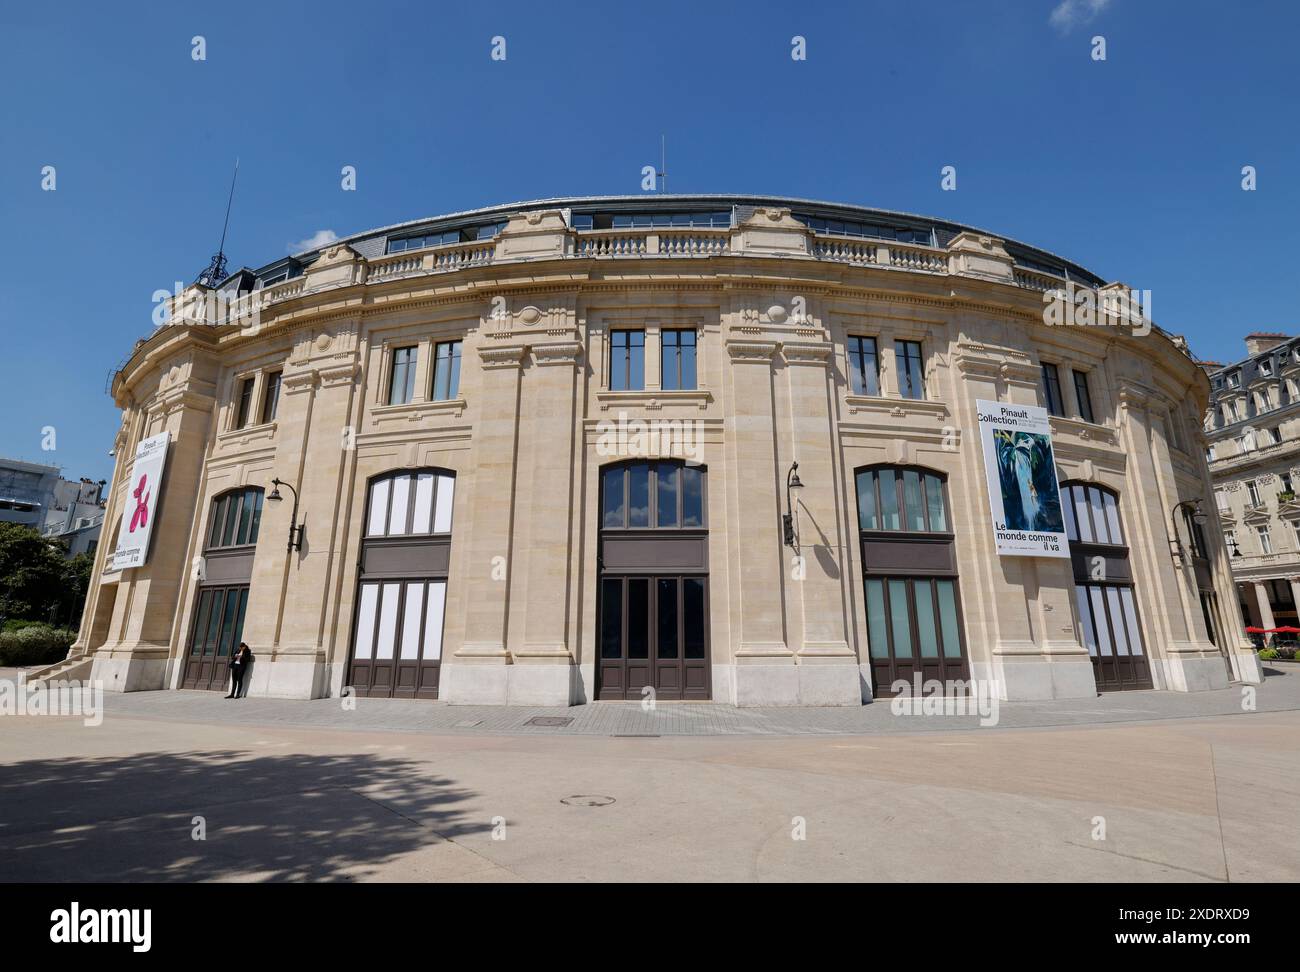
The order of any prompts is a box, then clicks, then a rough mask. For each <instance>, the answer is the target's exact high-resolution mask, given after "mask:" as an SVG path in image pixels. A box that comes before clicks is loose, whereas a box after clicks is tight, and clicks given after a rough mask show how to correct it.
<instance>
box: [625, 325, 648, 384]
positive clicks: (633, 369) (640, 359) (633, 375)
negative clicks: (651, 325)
mask: <svg viewBox="0 0 1300 972" xmlns="http://www.w3.org/2000/svg"><path fill="white" fill-rule="evenodd" d="M627 387H628V388H629V389H631V390H633V391H639V390H641V389H643V388H645V332H644V331H632V332H631V333H630V334H629V341H628V349H627Z"/></svg>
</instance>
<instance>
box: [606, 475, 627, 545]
mask: <svg viewBox="0 0 1300 972" xmlns="http://www.w3.org/2000/svg"><path fill="white" fill-rule="evenodd" d="M626 474H627V470H626V469H624V468H623V467H622V466H616V467H614V468H613V469H606V470H605V477H604V478H605V482H604V486H603V492H604V494H605V500H604V503H605V510H604V514H603V515H602V517H601V525H602V526H603V527H604V528H605V529H607V530H618V529H621V528H622V527H625V526H627V509H626V507H625V504H624V502H623V479H624V477H625V476H626Z"/></svg>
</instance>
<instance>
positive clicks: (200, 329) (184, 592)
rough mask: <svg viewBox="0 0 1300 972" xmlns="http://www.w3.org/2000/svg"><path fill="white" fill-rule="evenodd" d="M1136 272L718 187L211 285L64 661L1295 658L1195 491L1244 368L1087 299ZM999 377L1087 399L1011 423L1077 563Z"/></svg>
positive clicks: (1227, 663) (200, 296)
mask: <svg viewBox="0 0 1300 972" xmlns="http://www.w3.org/2000/svg"><path fill="white" fill-rule="evenodd" d="M1123 291H1124V288H1123V287H1122V285H1119V284H1112V285H1107V284H1106V283H1105V282H1104V281H1103V280H1101V279H1099V278H1097V277H1096V276H1094V275H1093V274H1091V273H1089V272H1088V271H1086V270H1084V269H1083V268H1081V267H1079V266H1077V265H1075V264H1073V263H1071V262H1069V261H1066V260H1063V259H1061V258H1059V257H1056V256H1053V255H1052V254H1050V253H1047V252H1045V251H1043V250H1040V249H1037V248H1035V247H1032V246H1027V245H1024V244H1021V243H1017V242H1014V241H1012V240H1008V239H1001V238H998V237H995V236H992V235H990V234H988V233H986V232H983V231H979V230H974V229H971V228H969V227H965V226H960V225H957V224H954V223H949V222H945V221H942V220H936V219H929V218H922V217H916V216H910V215H905V214H899V213H891V212H885V211H881V210H874V209H864V208H859V207H853V206H843V205H833V204H827V203H814V202H806V201H801V200H795V199H784V198H771V197H749V196H744V197H742V196H685V195H683V196H667V195H665V196H652V195H646V196H637V197H608V198H571V199H553V200H543V201H537V202H529V203H517V204H511V205H505V206H496V207H492V208H488V209H483V210H477V211H473V212H466V213H458V214H454V215H450V216H443V217H438V218H434V219H422V220H418V221H414V222H410V223H404V224H401V225H398V226H391V227H387V228H384V229H378V230H373V231H370V232H365V233H359V234H356V235H354V236H351V237H348V238H345V239H341V240H338V241H336V242H333V243H331V244H329V245H328V246H326V247H324V248H322V249H320V250H315V251H312V252H308V253H301V254H297V255H295V256H293V257H291V258H285V259H281V260H278V261H276V262H275V263H272V264H270V265H268V266H265V267H262V268H260V269H256V270H251V269H241V270H239V271H237V272H236V273H234V274H232V275H230V277H229V278H228V279H227V280H225V281H224V282H222V283H220V284H219V285H218V286H217V287H216V288H211V289H210V288H207V287H204V286H200V285H194V286H192V287H190V288H189V289H187V290H186V291H185V292H184V293H182V294H180V295H178V296H177V297H176V298H174V299H173V300H172V301H171V304H170V319H169V320H168V322H167V323H166V324H164V325H163V326H160V327H158V328H157V329H156V330H155V331H154V333H152V334H151V335H150V336H149V337H147V338H145V339H144V340H142V341H140V342H139V343H138V344H137V345H136V347H135V348H134V350H133V352H132V353H131V355H130V357H129V359H128V360H127V361H126V362H125V363H124V364H123V366H122V367H121V368H120V370H119V371H118V372H117V373H116V376H115V377H114V379H113V383H112V393H113V396H114V398H115V401H116V403H117V405H118V406H119V407H120V408H121V410H122V425H121V429H120V432H119V433H118V436H117V440H116V442H115V444H114V445H115V455H116V457H117V467H116V470H115V473H114V478H113V482H112V486H111V490H110V496H109V500H108V510H107V516H106V520H105V524H106V533H105V538H106V539H105V542H104V543H102V544H101V546H100V556H99V564H98V569H97V572H96V581H95V584H94V587H93V589H92V590H91V591H90V594H89V598H88V604H87V608H86V613H85V616H84V619H83V623H82V627H81V633H80V637H79V640H78V642H77V644H76V645H75V646H74V649H73V655H72V656H71V658H70V660H69V662H67V663H64V665H63V666H62V669H61V670H62V671H64V672H65V673H66V672H74V671H79V672H86V673H90V674H92V675H93V677H95V678H99V679H103V680H104V682H105V684H106V686H107V687H108V688H109V689H118V690H124V691H131V690H140V689H179V688H189V689H224V688H225V685H226V661H227V659H228V657H229V653H230V651H231V649H232V647H233V646H234V645H237V644H238V643H239V641H240V640H245V641H247V642H248V643H249V644H250V645H251V646H252V648H253V651H254V652H255V654H256V662H255V664H254V666H253V669H252V672H251V675H250V694H253V695H270V696H283V697H296V698H309V697H321V696H339V695H341V694H344V693H347V692H349V691H354V692H356V693H357V694H359V695H364V696H393V697H399V698H411V699H441V700H447V701H450V702H462V703H520V704H554V705H565V704H572V703H578V702H584V701H595V700H626V699H631V700H640V699H642V698H644V697H645V695H646V694H647V693H648V692H649V691H650V690H653V693H654V695H655V697H656V698H657V699H659V700H678V699H683V700H713V701H716V702H725V703H733V704H737V705H756V704H791V705H793V704H801V705H855V704H861V703H863V702H865V701H869V700H870V699H871V698H872V697H873V696H876V697H878V696H881V695H889V694H891V693H893V692H894V691H896V690H897V686H896V684H895V683H896V682H898V680H900V679H903V680H907V679H913V678H914V677H916V676H921V677H923V678H926V679H942V680H946V681H949V682H954V681H955V682H969V680H971V679H979V680H984V681H986V682H989V683H992V684H995V685H996V687H997V688H996V691H997V692H998V693H999V694H1000V696H1001V697H1002V698H1005V699H1044V698H1076V697H1088V696H1092V695H1094V693H1096V692H1097V691H1098V690H1102V691H1107V690H1115V689H1126V688H1156V689H1170V690H1176V691H1193V690H1199V689H1211V688H1216V687H1224V686H1226V685H1228V683H1229V681H1230V680H1243V681H1257V680H1258V678H1259V675H1258V667H1257V663H1256V661H1255V657H1254V655H1253V653H1252V652H1251V650H1250V647H1249V645H1248V643H1247V642H1246V641H1245V639H1244V636H1243V634H1242V619H1241V615H1240V608H1239V604H1238V600H1237V597H1236V594H1235V590H1234V587H1233V582H1232V577H1231V574H1230V571H1229V566H1228V562H1227V558H1226V555H1225V553H1224V549H1223V543H1222V537H1221V535H1220V531H1219V525H1218V523H1217V522H1216V521H1214V520H1213V518H1211V521H1210V522H1208V523H1206V524H1204V526H1202V525H1201V524H1200V523H1199V522H1196V519H1195V517H1194V516H1193V514H1194V513H1195V512H1196V510H1197V509H1198V508H1199V507H1198V504H1205V509H1206V510H1208V509H1209V508H1210V507H1209V505H1208V504H1210V503H1211V502H1212V500H1211V499H1210V496H1211V487H1210V478H1209V473H1208V471H1207V467H1206V459H1205V441H1204V437H1203V435H1202V417H1203V415H1204V412H1205V409H1206V405H1207V402H1208V399H1209V381H1208V378H1207V376H1206V374H1205V373H1204V371H1203V370H1202V369H1201V368H1200V367H1198V365H1197V364H1196V362H1195V361H1193V360H1192V358H1191V357H1190V355H1189V354H1188V351H1187V348H1186V347H1185V345H1184V343H1183V342H1182V341H1181V340H1180V339H1177V338H1175V337H1172V336H1170V335H1169V334H1167V333H1165V332H1163V331H1161V330H1160V329H1158V328H1155V329H1152V328H1151V327H1150V326H1149V322H1147V326H1138V325H1140V324H1141V322H1140V321H1138V322H1134V321H1133V320H1132V319H1130V318H1124V319H1123V320H1122V321H1121V320H1119V319H1115V320H1111V321H1109V323H1108V322H1106V321H1102V322H1101V323H1097V324H1094V325H1092V326H1087V325H1086V324H1084V325H1081V324H1079V323H1078V322H1077V320H1074V319H1071V320H1067V321H1066V322H1065V323H1062V322H1061V321H1060V320H1059V319H1053V318H1051V317H1050V316H1049V315H1048V314H1047V312H1046V308H1048V306H1049V305H1050V303H1051V301H1052V300H1054V299H1056V295H1059V294H1062V293H1066V294H1071V295H1073V296H1072V297H1071V300H1076V299H1078V298H1079V296H1080V295H1083V296H1085V297H1086V298H1087V299H1088V300H1090V301H1091V300H1096V301H1099V302H1101V303H1102V304H1105V303H1106V302H1107V301H1108V300H1110V299H1111V298H1112V297H1114V296H1115V295H1117V294H1121V293H1122V292H1123ZM977 403H980V404H979V405H977ZM989 403H992V406H993V407H999V406H1001V405H1005V406H1007V407H1008V414H1012V415H1017V416H1022V417H1023V416H1030V417H1032V415H1038V414H1042V413H1039V412H1037V411H1036V410H1037V409H1046V413H1050V419H1046V420H1047V421H1050V448H1049V447H1048V443H1049V437H1048V435H1047V434H1043V435H1040V436H1038V438H1037V439H1034V440H1033V441H1034V442H1036V443H1037V445H1036V446H1034V448H1035V449H1037V450H1038V451H1037V452H1036V453H1035V455H1034V456H1033V457H1029V453H1028V452H1027V451H1025V450H1024V448H1022V447H1023V445H1024V442H1023V441H1022V442H1020V443H1019V445H1016V444H1015V443H1012V442H1011V440H1010V439H1008V440H1007V442H1008V451H1007V452H1006V459H1007V463H1008V465H1007V466H1006V472H1007V475H1008V476H1009V477H1010V478H1009V479H1008V480H1007V482H1009V483H1011V484H1012V485H1011V486H1010V487H1009V488H1010V489H1012V490H1013V491H1015V490H1019V495H1018V496H1017V497H1016V502H1017V504H1024V505H1025V508H1031V509H1032V510H1034V511H1035V513H1034V515H1035V516H1037V517H1039V518H1040V519H1039V520H1036V521H1035V522H1040V521H1041V523H1047V522H1049V521H1051V517H1048V519H1042V517H1043V516H1044V515H1046V513H1051V514H1052V516H1054V517H1055V520H1054V521H1052V522H1055V523H1056V524H1057V526H1056V527H1054V528H1053V529H1056V530H1058V531H1062V532H1060V533H1056V534H1053V533H1042V534H1038V533H1033V532H1032V529H1033V528H1032V527H1031V529H1030V533H1029V534H1025V535H1023V536H1022V540H1023V538H1024V536H1029V537H1030V539H1029V542H1030V543H1031V544H1037V543H1039V542H1040V540H1041V541H1042V548H1043V550H1044V551H1045V552H1046V551H1048V549H1049V548H1051V550H1052V555H1050V556H1049V555H1046V553H1045V554H1044V555H1042V556H1038V555H1030V556H1025V555H1008V554H1006V553H999V547H998V544H999V543H1001V542H1002V540H1001V539H996V540H995V523H994V520H993V518H992V516H991V512H990V511H991V509H992V507H991V506H990V502H991V500H992V496H991V494H990V490H991V489H992V488H993V487H992V486H991V485H990V484H991V483H996V482H997V480H996V479H995V478H993V477H990V476H989V475H988V467H986V458H985V453H984V451H983V450H982V448H981V429H980V419H979V415H980V414H981V413H980V412H979V409H980V408H987V407H990V405H989ZM1030 438H1031V439H1032V437H1030ZM1025 441H1028V440H1025ZM1013 445H1014V446H1015V448H1012V446H1013ZM1017 448H1019V449H1020V451H1019V452H1017V451H1016V449H1017ZM1053 454H1054V466H1053V465H1052V464H1051V463H1052V461H1053ZM137 455H138V456H139V458H137ZM1044 457H1045V461H1046V465H1044ZM160 463H162V464H163V465H161V466H160V465H159V464H160ZM137 467H138V468H137ZM1031 473H1032V476H1033V477H1035V478H1032V479H1031V478H1029V477H1030V474H1031ZM1018 475H1019V476H1020V477H1021V478H1020V480H1018V481H1017V480H1016V479H1015V477H1016V476H1018ZM1043 476H1047V477H1049V478H1048V479H1044V478H1042V477H1043ZM159 477H161V478H159ZM1051 477H1054V478H1051ZM1017 482H1018V485H1016V484H1017ZM1058 485H1059V489H1058ZM154 487H158V488H159V490H160V495H157V496H156V497H155V494H154V493H153V492H152V489H153V488H154ZM1007 495H1010V494H1007ZM151 497H155V498H153V499H151ZM1004 499H1005V497H1004ZM151 503H153V504H155V505H153V506H151V505H150V504H151ZM1017 508H1018V509H1019V508H1020V505H1018V507H1017ZM1044 511H1046V513H1045V512H1044ZM150 518H151V519H150ZM1202 518H1203V517H1202ZM124 519H125V520H126V521H127V524H128V527H129V530H128V529H125V528H124V527H123V526H122V523H123V520H124ZM146 521H148V523H149V524H151V525H150V526H148V529H149V530H151V531H152V534H151V535H149V534H148V533H144V534H143V536H144V537H145V542H144V543H142V544H140V543H136V544H135V546H134V547H133V546H132V544H133V543H135V541H134V540H132V539H131V538H132V537H135V538H139V537H140V536H142V534H140V533H136V532H135V530H136V527H137V526H139V527H141V529H144V528H145V526H146ZM1008 524H1010V520H1008ZM997 525H998V527H999V529H1000V528H1001V527H1002V526H1003V524H1002V523H1001V522H999V523H998V524H997ZM1008 528H1009V527H1008ZM1193 531H1196V532H1193ZM1066 534H1068V538H1067V536H1066ZM1052 537H1056V539H1057V540H1058V541H1059V542H1055V541H1052ZM115 538H116V540H115ZM1198 538H1199V539H1198ZM115 542H117V544H118V546H117V549H116V550H115V547H114V544H115ZM115 564H116V565H117V566H115Z"/></svg>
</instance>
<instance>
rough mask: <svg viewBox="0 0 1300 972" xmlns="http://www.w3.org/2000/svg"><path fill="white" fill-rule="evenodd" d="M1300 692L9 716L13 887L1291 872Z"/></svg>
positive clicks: (235, 707)
mask: <svg viewBox="0 0 1300 972" xmlns="http://www.w3.org/2000/svg"><path fill="white" fill-rule="evenodd" d="M1293 681H1300V678H1296V677H1295V676H1289V675H1288V676H1282V677H1280V678H1271V679H1270V680H1269V682H1270V683H1272V684H1271V686H1270V685H1268V684H1266V685H1265V686H1264V688H1263V689H1262V690H1261V695H1260V697H1261V700H1263V699H1264V698H1265V696H1272V697H1273V703H1274V704H1275V705H1277V706H1278V708H1277V709H1276V710H1275V711H1257V712H1246V713H1242V712H1241V711H1240V707H1239V706H1238V708H1237V710H1236V714H1231V715H1229V714H1210V715H1194V714H1185V715H1184V716H1183V717H1181V718H1166V719H1163V720H1160V721H1147V722H1140V723H1139V722H1133V723H1119V722H1112V723H1110V724H1103V725H1096V726H1089V727H1079V726H1070V727H1064V726H1055V727H1038V728H1014V727H1007V726H1003V727H1002V728H999V729H996V730H968V729H962V728H937V727H932V726H930V725H929V723H925V724H924V725H925V728H921V726H922V724H923V723H922V722H914V723H912V725H914V726H916V727H917V730H916V731H913V730H911V729H908V728H899V727H897V726H895V727H894V728H892V729H889V730H887V731H870V730H859V731H857V732H848V731H843V730H840V731H838V732H834V733H833V734H832V733H827V732H826V731H825V730H823V731H821V732H813V731H810V732H804V733H789V734H784V735H777V734H771V733H761V734H754V733H748V734H740V733H721V734H712V735H689V736H688V735H667V734H663V735H661V736H660V737H659V738H623V737H611V736H610V735H609V734H608V733H603V734H600V735H597V734H596V733H594V732H585V733H575V732H569V731H567V730H565V729H560V730H555V729H552V730H550V731H549V732H548V733H546V734H543V733H542V732H541V731H537V732H534V731H532V730H529V731H523V732H505V731H482V730H480V729H478V728H477V727H476V728H465V729H460V730H455V731H452V730H446V731H431V730H428V729H424V730H418V729H411V728H407V729H406V731H393V730H392V729H388V728H380V727H369V728H361V727H360V725H361V724H360V723H357V722H353V723H350V724H348V723H341V724H335V725H305V726H303V725H291V724H289V723H287V722H285V721H283V720H280V721H275V720H272V721H262V722H261V724H257V722H258V719H257V714H258V706H257V705H256V703H258V702H259V701H264V702H266V703H267V705H268V706H273V705H280V704H282V703H273V702H271V701H270V700H256V699H250V700H246V702H240V703H235V702H225V701H224V700H221V699H214V700H212V703H208V704H215V703H216V702H221V703H222V704H224V705H225V706H226V707H227V709H226V710H224V711H226V712H228V713H230V715H228V716H227V717H225V718H224V719H219V718H217V717H216V716H213V717H211V718H209V719H208V721H206V722H205V721H203V720H202V719H201V718H200V717H199V716H200V715H202V712H201V711H200V712H198V713H197V714H196V713H195V711H194V710H192V709H191V710H190V712H189V714H188V718H185V719H184V720H182V719H180V718H171V717H168V714H167V713H165V712H157V711H154V712H151V713H149V714H147V715H142V714H141V713H139V712H138V711H132V712H129V713H128V712H127V711H125V710H124V709H123V708H122V707H121V706H119V705H118V703H119V702H122V701H123V700H125V702H126V704H127V705H128V706H129V705H135V704H140V703H137V701H136V700H140V699H144V700H146V701H147V702H150V703H152V701H153V700H152V698H149V697H165V700H164V701H166V702H167V703H168V704H171V702H172V700H184V699H185V698H187V697H188V696H189V694H188V693H140V694H139V695H136V696H117V697H111V698H110V699H109V710H108V718H106V719H105V721H104V723H103V725H101V726H99V727H97V728H88V727H86V726H84V725H82V723H81V720H80V719H77V718H73V717H48V716H45V717H42V716H9V717H5V718H4V719H3V720H0V878H2V879H3V880H6V881H15V880H19V881H21V880H37V881H41V880H59V881H65V880H74V881H118V880H129V881H139V880H187V881H192V880H215V881H250V880H251V881H260V880H277V881H283V880H309V881H319V880H345V881H364V880H381V881H383V880H390V881H391V880H403V881H461V880H464V881H514V880H527V881H537V880H559V881H571V880H579V881H581V880H630V881H671V880H705V881H727V880H736V881H755V880H757V881H763V880H796V881H826V880H887V881H919V880H938V881H963V880H1029V881H1099V880H1114V881H1202V880H1203V881H1222V880H1225V879H1230V880H1234V881H1294V880H1297V879H1300V840H1297V839H1296V837H1295V812H1296V807H1297V797H1298V796H1300V712H1297V711H1293V710H1290V711H1289V710H1287V709H1286V708H1285V707H1283V706H1282V703H1283V702H1284V701H1285V696H1284V695H1283V694H1280V693H1281V692H1282V690H1283V689H1284V688H1285V689H1286V691H1287V692H1290V691H1291V690H1292V687H1293V686H1292V683H1293ZM1142 694H1144V695H1145V694H1147V693H1142ZM1152 694H1155V693H1152ZM1161 694H1162V695H1164V696H1172V693H1161ZM1115 698H1116V699H1117V702H1124V703H1125V705H1124V707H1131V706H1134V705H1137V704H1140V702H1139V703H1135V702H1126V700H1125V699H1124V697H1115ZM1182 698H1193V697H1182ZM283 704H287V705H295V704H296V705H297V706H299V710H300V711H308V710H311V707H312V705H314V703H312V704H307V703H283ZM413 705H415V706H420V705H424V706H425V711H428V710H431V709H451V710H452V711H453V712H455V713H456V714H458V715H460V716H462V717H461V718H460V719H459V720H458V721H472V720H469V719H465V718H463V714H464V713H465V711H466V710H465V709H461V708H454V707H449V706H447V707H439V706H429V705H428V704H427V703H413ZM1078 705H1079V703H1069V707H1070V708H1074V707H1076V706H1078ZM596 708H599V707H596ZM660 708H661V709H666V708H670V707H668V706H661V707H660ZM717 708H722V707H717ZM876 709H883V707H878V706H871V707H867V709H866V710H864V711H867V712H870V711H871V710H876ZM177 711H179V710H177ZM267 711H268V712H273V710H271V709H268V710H267ZM321 711H324V709H322V710H321ZM358 711H361V710H358ZM559 711H560V712H564V711H566V710H559ZM637 711H639V709H638V710H637ZM765 711H767V712H771V711H772V710H765ZM549 712H550V714H552V715H554V714H556V713H557V710H549ZM236 713H237V714H236ZM175 714H176V713H175V712H173V715H175ZM787 715H789V713H787ZM601 718H605V717H604V716H601ZM872 718H880V716H879V715H876V716H872ZM895 721H896V720H895ZM931 721H934V720H931ZM347 726H351V727H347ZM547 736H549V738H548V737H547ZM200 825H201V826H202V827H203V828H204V833H203V836H204V837H205V839H203V840H196V839H194V837H195V835H196V828H197V827H199V826H200ZM1103 826H1104V839H1100V840H1099V839H1094V838H1095V837H1096V836H1097V835H1098V834H1099V833H1100V831H1101V828H1102V827H1103ZM800 838H802V839H800Z"/></svg>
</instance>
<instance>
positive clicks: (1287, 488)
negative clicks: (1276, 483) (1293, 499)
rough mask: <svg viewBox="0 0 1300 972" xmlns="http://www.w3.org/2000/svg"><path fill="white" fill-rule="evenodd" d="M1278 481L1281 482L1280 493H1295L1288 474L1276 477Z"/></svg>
mask: <svg viewBox="0 0 1300 972" xmlns="http://www.w3.org/2000/svg"><path fill="white" fill-rule="evenodd" d="M1278 479H1279V480H1281V482H1282V489H1281V490H1280V492H1283V493H1294V492H1295V489H1294V488H1293V487H1292V486H1291V474H1290V473H1289V472H1284V473H1281V474H1280V475H1279V476H1278Z"/></svg>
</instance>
